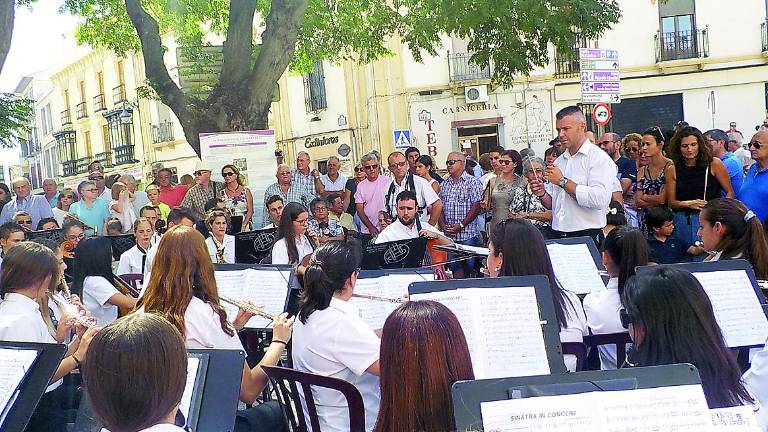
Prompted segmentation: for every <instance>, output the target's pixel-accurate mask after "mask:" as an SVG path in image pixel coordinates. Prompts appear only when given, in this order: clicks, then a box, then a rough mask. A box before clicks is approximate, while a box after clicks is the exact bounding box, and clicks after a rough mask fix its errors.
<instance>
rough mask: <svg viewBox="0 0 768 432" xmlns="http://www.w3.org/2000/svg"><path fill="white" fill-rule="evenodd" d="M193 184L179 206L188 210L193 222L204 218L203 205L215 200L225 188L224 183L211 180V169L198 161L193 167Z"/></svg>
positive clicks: (206, 164) (205, 163)
mask: <svg viewBox="0 0 768 432" xmlns="http://www.w3.org/2000/svg"><path fill="white" fill-rule="evenodd" d="M193 174H194V175H195V183H197V184H196V185H194V186H192V187H191V188H189V190H188V191H187V194H186V195H184V200H183V201H181V206H182V207H185V208H187V209H189V211H190V213H192V216H194V217H195V220H196V221H198V220H202V219H204V218H205V203H207V202H208V201H210V200H212V199H213V198H216V196H217V195H218V194H219V192H221V191H222V190H224V188H225V187H226V186H225V185H224V183H219V182H215V181H213V180H211V167H210V166H209V165H208V163H207V162H204V161H200V162H198V163H197V164H196V165H195V172H194V173H193Z"/></svg>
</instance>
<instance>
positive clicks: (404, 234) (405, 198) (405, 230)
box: [375, 190, 453, 244]
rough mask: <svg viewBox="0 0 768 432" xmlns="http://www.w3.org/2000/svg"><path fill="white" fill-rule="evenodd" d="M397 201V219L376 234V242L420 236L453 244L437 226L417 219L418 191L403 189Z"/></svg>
mask: <svg viewBox="0 0 768 432" xmlns="http://www.w3.org/2000/svg"><path fill="white" fill-rule="evenodd" d="M396 202H397V220H395V221H394V222H392V223H391V224H389V225H387V227H386V228H384V229H383V230H382V231H381V232H380V233H379V235H378V236H376V240H375V243H376V244H379V243H385V242H392V241H397V240H408V239H414V238H417V237H419V236H421V237H425V238H427V239H430V240H437V241H438V243H440V244H453V240H451V239H449V238H448V237H446V236H444V235H443V233H441V232H440V231H439V230H438V229H437V228H435V227H433V226H432V225H430V224H428V223H426V222H422V221H420V220H417V219H416V217H417V215H416V206H417V204H416V202H417V201H416V193H414V192H413V191H407V190H406V191H402V192H400V193H399V194H397V201H396ZM419 225H420V226H419Z"/></svg>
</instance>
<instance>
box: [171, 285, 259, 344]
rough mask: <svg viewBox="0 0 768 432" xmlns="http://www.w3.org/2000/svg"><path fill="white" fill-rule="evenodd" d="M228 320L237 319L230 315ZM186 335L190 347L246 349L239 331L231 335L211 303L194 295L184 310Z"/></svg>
mask: <svg viewBox="0 0 768 432" xmlns="http://www.w3.org/2000/svg"><path fill="white" fill-rule="evenodd" d="M230 318H231V319H229V320H228V321H230V322H231V320H233V319H235V317H230ZM184 337H185V338H186V342H187V348H188V349H205V348H210V349H236V350H241V351H245V349H243V344H242V343H241V342H240V338H239V337H237V332H235V334H234V335H232V336H230V335H228V334H226V333H224V330H222V329H221V321H220V320H219V315H218V314H216V312H214V310H213V308H212V307H211V305H209V304H208V303H206V302H204V301H202V300H200V299H199V298H197V297H192V300H190V301H189V305H187V310H186V311H184Z"/></svg>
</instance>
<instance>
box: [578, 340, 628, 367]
mask: <svg viewBox="0 0 768 432" xmlns="http://www.w3.org/2000/svg"><path fill="white" fill-rule="evenodd" d="M631 343H632V339H631V338H630V337H629V333H628V332H621V333H604V334H592V335H588V336H584V345H586V346H587V347H589V348H591V347H598V346H600V345H614V346H615V347H616V367H617V368H620V367H621V365H623V364H624V362H625V361H626V360H627V351H626V344H631Z"/></svg>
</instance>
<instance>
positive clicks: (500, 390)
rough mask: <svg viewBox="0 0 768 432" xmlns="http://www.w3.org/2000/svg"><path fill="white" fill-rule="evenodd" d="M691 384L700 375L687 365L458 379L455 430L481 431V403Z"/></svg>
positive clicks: (454, 409) (452, 390) (454, 389)
mask: <svg viewBox="0 0 768 432" xmlns="http://www.w3.org/2000/svg"><path fill="white" fill-rule="evenodd" d="M691 384H701V378H699V372H698V370H696V368H695V367H694V366H693V365H690V364H675V365H664V366H652V367H636V368H628V369H615V370H606V371H586V372H573V373H567V374H556V375H538V376H527V377H515V378H496V379H484V380H475V381H458V382H455V383H454V384H453V386H452V388H451V395H452V396H453V418H454V419H455V421H456V430H457V431H466V432H469V431H481V430H483V420H482V415H481V412H480V404H481V403H482V402H492V401H499V400H507V399H514V398H517V397H533V396H555V395H563V394H575V393H586V392H592V391H599V390H633V389H645V388H653V387H667V386H678V385H691Z"/></svg>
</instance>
